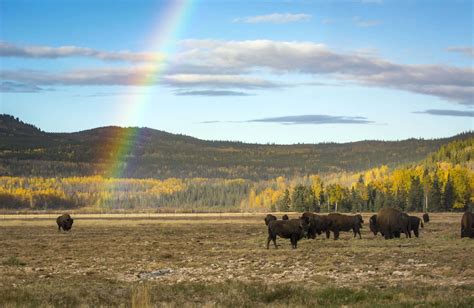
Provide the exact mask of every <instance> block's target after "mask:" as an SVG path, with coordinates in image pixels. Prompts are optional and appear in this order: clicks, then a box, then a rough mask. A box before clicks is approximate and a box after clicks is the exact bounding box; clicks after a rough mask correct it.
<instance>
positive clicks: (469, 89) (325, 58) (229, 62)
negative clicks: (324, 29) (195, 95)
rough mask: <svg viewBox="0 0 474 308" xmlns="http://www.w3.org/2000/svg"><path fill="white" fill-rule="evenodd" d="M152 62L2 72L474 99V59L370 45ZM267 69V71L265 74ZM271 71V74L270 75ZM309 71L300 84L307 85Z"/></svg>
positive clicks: (13, 77)
mask: <svg viewBox="0 0 474 308" xmlns="http://www.w3.org/2000/svg"><path fill="white" fill-rule="evenodd" d="M159 72H161V68H160V70H157V69H156V67H154V66H152V65H146V66H130V67H119V68H117V67H115V68H97V69H88V70H72V71H66V72H59V73H58V72H50V71H32V70H4V71H3V72H1V76H0V77H1V79H2V80H5V81H11V82H18V83H25V84H28V85H32V86H34V85H39V86H44V85H143V81H144V80H152V81H154V82H151V83H148V85H153V84H164V85H167V86H170V87H176V88H179V89H185V88H188V87H193V88H198V89H199V90H203V89H205V90H212V89H221V88H228V89H234V90H235V89H256V88H277V87H286V86H289V85H288V84H283V83H278V82H274V81H271V80H267V78H272V76H274V77H275V78H276V79H278V80H284V78H285V77H284V76H282V75H284V74H286V73H289V74H300V75H301V76H303V77H305V76H306V77H308V78H313V77H321V76H323V77H324V78H325V79H332V80H333V81H337V82H340V83H342V84H347V83H352V84H358V85H361V86H367V87H380V88H390V89H398V90H403V91H409V92H412V93H418V94H424V95H431V96H434V97H438V98H441V99H445V100H449V101H453V102H457V103H460V104H465V105H474V71H473V68H472V67H470V66H466V67H455V66H449V65H442V64H435V65H414V64H399V63H394V62H391V61H388V60H386V59H383V58H381V57H379V56H376V55H374V54H371V53H367V52H360V51H359V52H357V51H355V52H352V53H340V52H336V51H334V50H332V49H330V48H328V47H327V46H325V45H324V44H317V43H314V42H284V41H271V40H249V41H218V40H186V41H182V42H181V44H180V47H179V49H178V51H177V53H176V54H175V55H173V57H172V58H170V59H169V60H168V62H167V67H166V74H165V75H163V73H159ZM262 73H264V74H265V76H266V77H265V78H261V77H259V76H262ZM267 76H270V77H267ZM308 78H303V79H305V80H304V81H302V82H300V83H295V84H293V85H307V84H308Z"/></svg>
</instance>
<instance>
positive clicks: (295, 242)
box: [290, 234, 298, 249]
mask: <svg viewBox="0 0 474 308" xmlns="http://www.w3.org/2000/svg"><path fill="white" fill-rule="evenodd" d="M290 240H291V247H292V248H293V249H296V246H297V245H298V237H297V235H295V234H293V235H291V239H290Z"/></svg>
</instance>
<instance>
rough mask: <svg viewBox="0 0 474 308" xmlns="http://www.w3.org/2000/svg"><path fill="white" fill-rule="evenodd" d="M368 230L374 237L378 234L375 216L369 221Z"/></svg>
mask: <svg viewBox="0 0 474 308" xmlns="http://www.w3.org/2000/svg"><path fill="white" fill-rule="evenodd" d="M369 228H370V232H372V233H373V234H374V235H377V233H378V232H379V228H378V226H377V215H372V216H371V217H370V219H369Z"/></svg>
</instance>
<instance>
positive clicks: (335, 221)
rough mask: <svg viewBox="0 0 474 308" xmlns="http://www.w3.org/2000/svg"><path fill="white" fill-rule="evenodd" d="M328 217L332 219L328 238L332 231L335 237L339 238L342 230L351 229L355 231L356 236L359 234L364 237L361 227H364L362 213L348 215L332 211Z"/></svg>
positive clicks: (327, 234)
mask: <svg viewBox="0 0 474 308" xmlns="http://www.w3.org/2000/svg"><path fill="white" fill-rule="evenodd" d="M327 217H328V219H329V220H330V226H329V228H328V229H327V230H326V237H327V238H329V236H330V231H332V232H333V233H334V239H335V240H337V239H338V238H339V232H340V231H350V230H352V232H354V237H356V235H357V234H359V238H362V236H361V234H360V229H361V228H362V224H363V223H364V220H363V219H362V216H361V215H355V216H348V215H342V214H339V213H331V214H329V215H328V216H327Z"/></svg>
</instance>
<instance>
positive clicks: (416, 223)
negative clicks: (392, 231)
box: [408, 216, 424, 237]
mask: <svg viewBox="0 0 474 308" xmlns="http://www.w3.org/2000/svg"><path fill="white" fill-rule="evenodd" d="M408 218H409V219H410V231H413V233H414V234H415V236H416V237H418V236H419V235H420V231H419V229H420V226H421V227H422V228H423V227H424V225H423V221H422V220H421V219H420V218H418V217H416V216H408Z"/></svg>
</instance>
